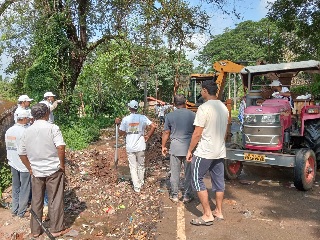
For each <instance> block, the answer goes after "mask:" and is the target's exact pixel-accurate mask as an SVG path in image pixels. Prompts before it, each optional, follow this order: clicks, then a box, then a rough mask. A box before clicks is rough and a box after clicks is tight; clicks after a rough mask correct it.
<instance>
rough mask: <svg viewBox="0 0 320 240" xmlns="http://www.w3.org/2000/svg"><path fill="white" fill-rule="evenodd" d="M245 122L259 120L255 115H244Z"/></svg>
mask: <svg viewBox="0 0 320 240" xmlns="http://www.w3.org/2000/svg"><path fill="white" fill-rule="evenodd" d="M244 122H245V123H255V122H257V118H256V116H255V115H244Z"/></svg>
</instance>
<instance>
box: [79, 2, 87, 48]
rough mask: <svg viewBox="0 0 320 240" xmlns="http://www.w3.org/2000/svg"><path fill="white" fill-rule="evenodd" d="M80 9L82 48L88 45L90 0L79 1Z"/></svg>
mask: <svg viewBox="0 0 320 240" xmlns="http://www.w3.org/2000/svg"><path fill="white" fill-rule="evenodd" d="M78 3H79V6H78V11H79V28H80V44H81V47H82V48H85V47H86V46H87V41H88V39H87V14H88V13H87V11H88V4H89V3H88V0H79V1H78Z"/></svg>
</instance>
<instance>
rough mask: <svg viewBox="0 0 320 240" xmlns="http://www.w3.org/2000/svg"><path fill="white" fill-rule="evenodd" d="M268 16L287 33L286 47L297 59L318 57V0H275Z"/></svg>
mask: <svg viewBox="0 0 320 240" xmlns="http://www.w3.org/2000/svg"><path fill="white" fill-rule="evenodd" d="M268 16H269V17H270V19H271V20H273V21H274V22H275V23H276V24H277V25H278V26H279V28H280V29H281V30H282V31H285V32H287V33H289V34H290V35H291V36H292V35H293V36H294V37H293V38H288V43H287V45H288V49H290V51H291V52H293V53H295V58H296V59H298V60H305V59H310V58H311V59H314V58H316V59H318V58H319V57H320V41H319V38H320V33H319V25H320V2H319V1H318V0H299V1H297V0H296V1H291V0H277V1H275V2H274V3H273V4H272V5H271V8H270V11H269V13H268Z"/></svg>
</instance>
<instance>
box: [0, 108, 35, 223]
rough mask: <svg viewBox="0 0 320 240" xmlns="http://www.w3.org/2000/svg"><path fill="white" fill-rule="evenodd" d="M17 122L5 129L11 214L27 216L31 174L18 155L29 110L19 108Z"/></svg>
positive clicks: (28, 117)
mask: <svg viewBox="0 0 320 240" xmlns="http://www.w3.org/2000/svg"><path fill="white" fill-rule="evenodd" d="M16 117H17V123H16V124H15V125H13V126H12V127H11V128H9V129H8V130H7V131H6V134H5V142H6V149H7V159H8V164H9V165H10V166H11V173H12V208H11V213H12V216H19V217H29V215H30V213H29V212H28V211H27V208H28V202H29V196H30V193H31V176H30V174H29V171H28V169H27V168H26V166H25V165H24V164H23V163H22V162H21V160H20V157H19V155H18V147H19V143H20V139H21V136H22V134H23V133H24V131H25V130H26V128H27V127H28V126H29V125H28V123H29V120H30V112H29V111H28V110H20V111H19V112H18V114H17V116H16Z"/></svg>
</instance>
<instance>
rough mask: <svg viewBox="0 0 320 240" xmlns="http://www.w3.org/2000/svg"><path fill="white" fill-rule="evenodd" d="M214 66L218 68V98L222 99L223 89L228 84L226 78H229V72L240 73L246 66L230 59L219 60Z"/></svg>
mask: <svg viewBox="0 0 320 240" xmlns="http://www.w3.org/2000/svg"><path fill="white" fill-rule="evenodd" d="M213 68H214V69H215V70H216V72H217V73H218V74H217V76H218V77H217V80H216V83H217V85H218V87H219V88H218V92H217V97H218V99H220V100H221V99H222V93H223V89H224V87H225V84H226V78H227V73H240V71H241V69H243V68H244V66H242V65H240V64H237V63H234V62H231V61H229V60H222V61H217V62H215V63H214V64H213Z"/></svg>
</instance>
